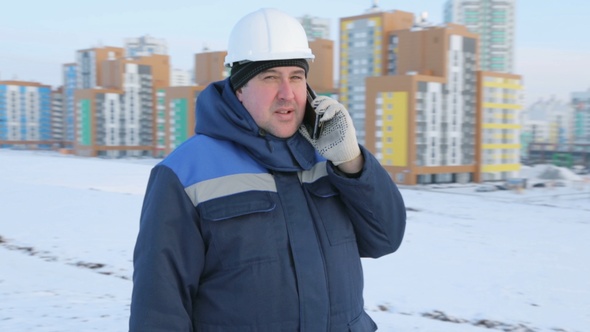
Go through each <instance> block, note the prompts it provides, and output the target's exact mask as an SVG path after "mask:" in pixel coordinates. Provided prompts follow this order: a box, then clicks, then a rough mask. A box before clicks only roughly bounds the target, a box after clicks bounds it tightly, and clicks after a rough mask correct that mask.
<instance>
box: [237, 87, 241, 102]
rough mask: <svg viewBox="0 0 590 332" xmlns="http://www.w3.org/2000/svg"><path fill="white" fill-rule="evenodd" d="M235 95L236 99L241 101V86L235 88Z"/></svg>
mask: <svg viewBox="0 0 590 332" xmlns="http://www.w3.org/2000/svg"><path fill="white" fill-rule="evenodd" d="M236 97H238V100H239V101H240V103H241V102H242V88H239V89H237V90H236Z"/></svg>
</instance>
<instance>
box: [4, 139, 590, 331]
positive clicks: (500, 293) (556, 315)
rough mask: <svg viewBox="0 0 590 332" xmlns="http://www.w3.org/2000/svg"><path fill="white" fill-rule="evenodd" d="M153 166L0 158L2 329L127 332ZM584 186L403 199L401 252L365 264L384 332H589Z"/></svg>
mask: <svg viewBox="0 0 590 332" xmlns="http://www.w3.org/2000/svg"><path fill="white" fill-rule="evenodd" d="M157 161H158V160H155V159H154V160H135V159H134V160H128V159H117V160H106V159H96V158H78V157H73V156H63V155H59V154H54V153H43V152H31V151H11V150H5V149H0V202H2V203H1V205H0V207H1V209H0V262H2V267H1V268H0V331H35V332H49V331H60V332H78V331H106V332H118V331H127V324H128V318H129V304H130V295H131V288H132V282H131V275H132V273H133V270H132V256H133V246H134V243H135V238H136V236H137V230H138V220H139V213H140V210H141V204H142V200H143V192H144V191H145V185H146V183H147V179H148V176H149V171H150V169H151V166H152V165H153V164H155V163H156V162H157ZM588 189H589V188H585V189H584V190H575V189H573V188H567V187H563V188H555V189H554V190H551V191H548V190H547V191H546V190H536V191H535V190H530V191H526V192H523V193H520V194H517V193H515V192H512V191H508V190H504V191H496V192H492V193H476V192H475V191H474V190H473V189H472V188H467V187H466V188H459V187H457V188H446V189H442V188H441V189H433V190H410V189H402V195H403V197H404V200H405V202H406V205H407V211H408V223H407V229H406V233H405V238H404V242H403V243H402V245H401V247H400V249H399V250H398V252H396V253H394V254H391V255H387V256H385V257H381V258H379V259H364V260H363V268H364V272H365V305H366V309H367V311H368V313H369V315H370V316H371V317H372V318H373V319H374V320H375V321H376V322H377V324H378V325H379V331H380V332H381V331H384V332H388V331H416V332H431V331H436V332H485V331H490V332H494V331H520V332H525V331H526V332H533V331H534V332H556V331H560V332H582V331H588V330H589V327H590V301H589V298H590V264H588V262H590V241H588V239H589V236H590V204H589V203H590V190H588Z"/></svg>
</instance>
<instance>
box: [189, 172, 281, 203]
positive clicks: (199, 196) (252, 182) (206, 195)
mask: <svg viewBox="0 0 590 332" xmlns="http://www.w3.org/2000/svg"><path fill="white" fill-rule="evenodd" d="M184 191H185V192H186V194H187V195H188V196H189V197H190V199H191V201H192V202H193V205H194V206H197V205H198V204H199V203H203V202H205V201H208V200H211V199H214V198H218V197H223V196H228V195H232V194H237V193H241V192H246V191H270V192H276V191H277V187H276V185H275V181H274V178H273V177H272V175H270V174H267V173H257V174H252V173H244V174H234V175H228V176H223V177H219V178H215V179H211V180H207V181H203V182H198V183H195V184H193V185H191V186H188V187H186V188H185V189H184Z"/></svg>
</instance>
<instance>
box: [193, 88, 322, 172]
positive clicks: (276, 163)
mask: <svg viewBox="0 0 590 332" xmlns="http://www.w3.org/2000/svg"><path fill="white" fill-rule="evenodd" d="M195 112H196V119H197V120H196V126H195V133H196V134H201V135H207V136H211V137H213V138H217V139H221V140H228V141H231V142H233V143H235V144H237V145H240V146H243V147H244V149H245V150H246V151H247V153H248V154H249V155H250V156H251V157H252V158H254V159H255V160H256V161H258V162H259V163H260V164H261V165H263V166H265V167H266V168H268V169H271V170H275V171H300V170H308V169H310V168H311V167H312V166H313V165H314V164H315V163H316V162H317V161H318V158H320V157H319V155H318V154H317V153H316V151H315V149H314V148H313V146H312V145H311V144H310V143H309V142H308V141H307V140H306V139H305V138H304V137H303V136H302V135H301V134H300V133H299V132H296V133H295V135H293V136H291V137H289V138H279V137H276V136H274V135H271V134H269V133H266V132H265V131H264V130H262V129H261V128H259V127H258V125H257V124H256V122H254V119H253V118H252V116H251V115H250V113H248V111H247V110H246V109H245V108H244V106H243V105H242V103H240V101H239V100H238V98H237V97H236V95H235V93H234V91H233V89H232V88H231V85H230V82H229V79H225V80H223V81H219V82H215V83H212V84H210V85H209V86H208V87H207V88H205V90H203V92H201V94H200V95H199V96H198V98H197V105H196V110H195Z"/></svg>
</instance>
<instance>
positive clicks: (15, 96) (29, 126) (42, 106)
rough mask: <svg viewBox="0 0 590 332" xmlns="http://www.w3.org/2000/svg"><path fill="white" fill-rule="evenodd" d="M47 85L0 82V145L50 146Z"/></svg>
mask: <svg viewBox="0 0 590 332" xmlns="http://www.w3.org/2000/svg"><path fill="white" fill-rule="evenodd" d="M51 120H52V118H51V87H50V86H48V85H43V84H41V83H37V82H25V81H0V147H7V146H22V147H26V148H33V149H36V148H50V147H51V146H52V145H53V143H54V140H53V137H52V132H51Z"/></svg>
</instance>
